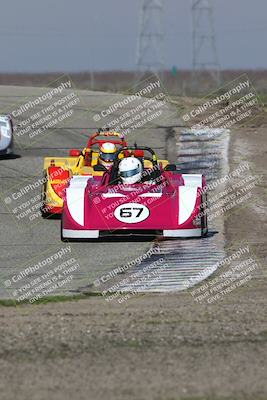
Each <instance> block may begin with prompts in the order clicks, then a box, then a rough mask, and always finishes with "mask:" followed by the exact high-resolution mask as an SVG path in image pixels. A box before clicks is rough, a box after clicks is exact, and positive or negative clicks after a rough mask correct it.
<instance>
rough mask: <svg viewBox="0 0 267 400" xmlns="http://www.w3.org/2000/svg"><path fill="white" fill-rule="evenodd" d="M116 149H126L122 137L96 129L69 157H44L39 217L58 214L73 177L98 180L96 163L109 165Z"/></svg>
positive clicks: (98, 174)
mask: <svg viewBox="0 0 267 400" xmlns="http://www.w3.org/2000/svg"><path fill="white" fill-rule="evenodd" d="M100 137H101V138H100ZM117 146H119V147H125V146H127V143H126V141H125V140H124V136H123V135H122V134H120V133H118V132H109V131H106V132H103V131H101V130H99V131H98V132H96V133H94V134H93V135H92V136H91V138H90V139H89V141H88V143H87V146H86V147H85V148H84V149H83V150H82V151H80V150H77V149H72V150H70V152H69V157H45V159H44V179H43V182H44V184H43V188H42V200H41V202H42V203H41V204H42V205H41V213H42V216H43V217H48V216H50V215H52V214H61V212H62V207H63V197H64V193H65V188H66V186H67V184H68V182H69V180H70V179H71V177H72V176H73V175H93V176H99V177H101V176H102V175H103V171H94V166H95V165H97V164H102V165H104V166H105V167H109V166H111V165H112V163H113V157H114V156H115V153H116V151H117Z"/></svg>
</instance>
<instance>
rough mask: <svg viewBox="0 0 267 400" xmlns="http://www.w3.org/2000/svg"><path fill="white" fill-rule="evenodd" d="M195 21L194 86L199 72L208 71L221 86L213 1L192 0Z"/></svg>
mask: <svg viewBox="0 0 267 400" xmlns="http://www.w3.org/2000/svg"><path fill="white" fill-rule="evenodd" d="M192 20H193V85H194V86H195V85H196V84H197V83H198V82H197V81H198V78H199V72H201V71H203V70H206V71H208V72H209V74H210V76H211V78H212V79H213V80H214V81H215V82H216V84H217V85H219V84H220V80H221V79H220V78H221V77H220V65H219V60H218V54H217V48H216V37H215V31H214V22H213V4H212V0H192Z"/></svg>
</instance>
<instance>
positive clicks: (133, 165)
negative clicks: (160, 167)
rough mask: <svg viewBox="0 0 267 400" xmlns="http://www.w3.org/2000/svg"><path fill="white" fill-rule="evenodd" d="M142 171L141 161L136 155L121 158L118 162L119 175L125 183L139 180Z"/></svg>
mask: <svg viewBox="0 0 267 400" xmlns="http://www.w3.org/2000/svg"><path fill="white" fill-rule="evenodd" d="M142 172H143V167H142V163H141V161H140V160H138V158H136V157H126V158H123V159H122V160H121V162H120V164H119V177H120V178H121V180H122V183H123V184H125V185H132V184H134V183H137V182H140V181H141V177H142Z"/></svg>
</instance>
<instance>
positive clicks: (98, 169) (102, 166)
mask: <svg viewBox="0 0 267 400" xmlns="http://www.w3.org/2000/svg"><path fill="white" fill-rule="evenodd" d="M94 171H96V172H101V171H103V172H106V171H107V168H106V167H105V166H104V165H101V164H97V165H94Z"/></svg>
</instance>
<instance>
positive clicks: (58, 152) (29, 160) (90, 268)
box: [0, 86, 178, 298]
mask: <svg viewBox="0 0 267 400" xmlns="http://www.w3.org/2000/svg"><path fill="white" fill-rule="evenodd" d="M45 92H47V89H46V90H45V89H40V88H27V87H8V86H2V87H1V88H0V112H1V113H10V112H11V111H13V110H17V109H18V108H19V107H20V106H21V104H25V103H26V102H28V101H29V100H30V99H36V98H37V97H38V96H40V95H42V94H43V93H45ZM70 92H71V90H66V91H65V92H64V93H70ZM75 93H76V94H77V96H79V99H80V102H79V103H78V104H77V105H75V106H74V107H73V109H74V116H72V117H71V118H68V119H67V120H66V123H65V124H64V126H56V129H54V128H53V129H47V130H46V131H45V132H44V134H42V135H39V136H36V137H34V138H33V139H29V138H28V136H27V135H26V134H25V135H21V136H15V153H16V155H17V156H18V157H17V158H16V157H14V158H13V159H1V160H0V182H1V183H0V195H1V199H0V215H1V216H0V247H1V253H0V274H1V282H2V284H1V287H0V298H10V297H11V298H13V297H14V295H13V290H17V289H19V287H21V285H22V284H26V283H27V282H28V281H29V279H30V280H32V279H34V278H35V277H37V276H38V273H39V274H40V273H41V272H42V273H43V272H44V268H42V270H41V269H40V270H39V271H37V272H36V273H34V274H31V276H30V277H26V278H25V279H24V278H23V279H21V280H20V281H19V282H18V283H17V284H14V285H13V284H12V285H11V287H10V286H8V285H7V287H6V285H5V284H4V282H5V281H7V280H10V279H11V277H12V276H14V275H17V274H19V273H20V272H21V271H22V270H25V268H27V267H28V266H32V265H36V264H37V263H38V262H39V261H42V260H44V259H46V258H47V257H49V256H50V255H52V254H56V253H57V252H58V251H60V249H61V248H62V247H65V244H64V243H62V242H61V241H60V221H59V220H43V219H42V218H40V217H38V218H35V219H34V220H33V221H29V218H28V217H27V216H26V217H21V218H20V219H18V213H17V214H16V212H15V211H14V209H15V208H16V207H17V208H18V207H20V206H22V204H23V202H24V200H26V196H22V200H21V199H19V200H18V201H13V198H12V194H13V193H18V192H19V191H21V190H23V188H24V187H25V186H27V185H28V184H29V183H31V184H33V183H34V182H38V180H39V179H40V178H42V171H43V157H44V156H66V155H67V154H68V150H69V149H71V148H73V147H74V148H83V147H84V145H85V143H86V142H87V140H88V137H89V136H90V134H92V133H93V132H94V131H95V130H96V129H97V128H99V126H102V125H101V124H104V123H108V122H109V121H100V122H98V123H96V122H94V119H93V117H94V115H95V114H98V113H100V112H101V110H102V109H103V108H107V107H108V106H109V105H112V104H114V103H115V102H116V101H118V100H122V99H124V98H125V97H126V96H122V95H114V94H108V93H99V92H89V91H77V90H76V91H75ZM58 97H59V98H62V95H61V96H58ZM140 103H142V100H137V101H136V102H133V103H132V104H131V105H130V106H129V107H124V108H122V109H120V110H118V112H117V113H116V112H115V113H114V112H113V113H112V117H114V116H116V115H119V114H120V113H121V114H123V113H125V112H127V109H130V108H133V107H135V106H136V105H137V104H139V105H140ZM49 104H51V101H50V103H49V102H47V105H49ZM44 107H45V106H44V104H42V105H41V106H36V107H35V109H34V112H37V111H38V110H40V109H44ZM32 114H33V111H32V110H31V113H28V112H26V113H25V114H23V115H22V116H19V117H18V118H16V119H15V123H16V124H18V123H21V122H22V121H23V120H25V119H26V118H27V116H28V115H32ZM162 116H163V118H162ZM162 116H161V119H160V120H159V119H155V121H152V122H150V123H149V124H147V125H145V126H144V127H143V128H142V129H135V130H134V131H133V132H130V133H129V134H128V135H127V140H128V141H129V143H131V144H133V143H134V142H135V141H137V143H138V144H140V145H148V144H149V145H150V146H151V147H153V148H155V150H156V151H157V153H158V155H159V156H160V157H165V156H166V131H167V129H168V128H169V127H171V126H177V125H178V119H177V113H176V110H175V109H174V108H173V107H169V106H166V105H164V106H163V114H162ZM173 161H175V160H173ZM39 193H40V186H38V187H37V188H36V189H33V190H31V191H30V193H29V196H28V197H27V199H28V198H34V197H35V196H38V195H39ZM7 198H8V199H11V200H12V202H11V203H8V201H7V200H6V199H7ZM151 246H152V243H151V241H142V240H140V241H134V240H133V241H130V242H129V241H125V240H121V241H115V242H114V241H112V242H111V241H104V242H99V243H71V250H72V252H71V254H72V257H75V259H76V260H77V262H78V264H79V268H78V270H77V271H76V273H75V276H74V279H73V282H72V284H71V285H70V286H68V288H70V287H71V288H72V289H74V290H76V289H77V288H78V287H84V286H88V284H90V282H92V281H93V280H94V279H95V278H97V277H98V276H99V274H101V273H104V272H105V271H109V270H111V269H113V268H114V267H116V266H118V265H121V264H123V263H126V262H129V261H131V260H134V259H135V258H136V257H138V256H140V255H142V254H143V253H144V252H145V251H147V250H148V249H149V248H150V247H151ZM48 267H49V265H48ZM66 290H67V289H66V286H65V287H64V288H62V290H61V291H60V293H61V292H66ZM57 293H59V292H58V291H57ZM53 294H54V293H53Z"/></svg>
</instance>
